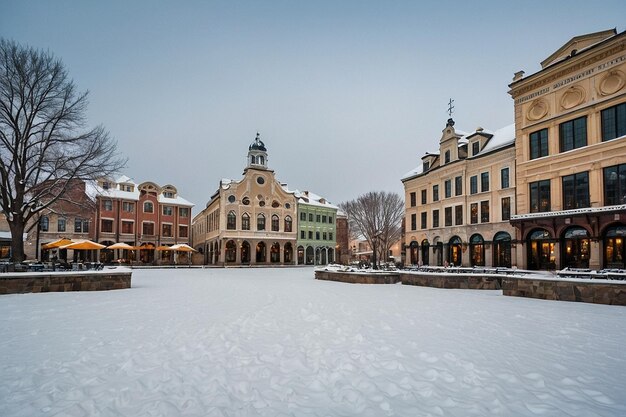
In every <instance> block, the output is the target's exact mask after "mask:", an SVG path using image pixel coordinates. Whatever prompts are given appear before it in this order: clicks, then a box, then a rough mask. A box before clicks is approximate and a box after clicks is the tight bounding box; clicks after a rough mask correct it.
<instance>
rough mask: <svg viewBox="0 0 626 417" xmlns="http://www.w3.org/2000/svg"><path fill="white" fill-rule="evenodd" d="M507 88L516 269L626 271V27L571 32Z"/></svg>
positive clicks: (521, 72) (518, 75)
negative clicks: (512, 130)
mask: <svg viewBox="0 0 626 417" xmlns="http://www.w3.org/2000/svg"><path fill="white" fill-rule="evenodd" d="M509 94H510V95H511V96H512V98H513V100H514V106H515V127H516V132H515V136H516V138H517V140H516V145H515V157H516V160H517V162H516V166H517V178H516V193H517V196H516V197H517V198H516V204H517V210H516V211H517V213H516V214H515V215H513V216H512V219H511V222H512V224H513V225H514V226H515V228H516V238H517V241H518V244H517V247H518V250H517V261H516V263H517V265H518V266H519V267H522V268H527V269H557V270H558V269H562V268H565V267H570V268H591V269H600V268H620V269H624V268H626V249H625V247H626V246H625V242H624V239H626V33H625V32H622V33H619V34H618V33H617V32H616V31H615V30H608V31H603V32H597V33H592V34H588V35H582V36H577V37H574V38H572V39H571V40H570V41H569V42H567V43H566V44H565V45H563V46H562V47H561V48H559V49H558V50H557V51H556V52H554V53H553V54H551V55H550V56H549V57H547V58H546V59H545V60H544V61H542V62H541V69H540V70H539V71H538V72H536V73H534V74H531V75H527V76H526V75H524V73H523V71H520V72H518V73H516V74H515V78H514V79H513V82H512V83H511V84H510V91H509ZM512 178H514V177H512Z"/></svg>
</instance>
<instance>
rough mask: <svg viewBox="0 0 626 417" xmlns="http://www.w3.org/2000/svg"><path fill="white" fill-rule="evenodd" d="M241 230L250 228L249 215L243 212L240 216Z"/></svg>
mask: <svg viewBox="0 0 626 417" xmlns="http://www.w3.org/2000/svg"><path fill="white" fill-rule="evenodd" d="M241 230H250V215H249V214H248V213H243V215H242V216H241Z"/></svg>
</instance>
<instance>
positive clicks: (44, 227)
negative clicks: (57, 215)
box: [39, 216, 50, 232]
mask: <svg viewBox="0 0 626 417" xmlns="http://www.w3.org/2000/svg"><path fill="white" fill-rule="evenodd" d="M49 227H50V219H48V216H43V217H41V218H40V219H39V230H41V231H42V232H47V231H48V229H49Z"/></svg>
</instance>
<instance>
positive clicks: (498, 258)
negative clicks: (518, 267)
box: [493, 232, 511, 268]
mask: <svg viewBox="0 0 626 417" xmlns="http://www.w3.org/2000/svg"><path fill="white" fill-rule="evenodd" d="M493 266H495V267H504V268H510V267H511V235H510V234H508V233H507V232H498V233H496V235H495V236H494V237H493Z"/></svg>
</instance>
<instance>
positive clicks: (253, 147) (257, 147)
mask: <svg viewBox="0 0 626 417" xmlns="http://www.w3.org/2000/svg"><path fill="white" fill-rule="evenodd" d="M259 137H260V135H259V132H257V133H256V139H254V142H252V143H251V144H250V146H249V147H248V150H249V151H263V152H267V149H266V148H265V144H264V143H263V141H262V140H261V139H260V138H259Z"/></svg>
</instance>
